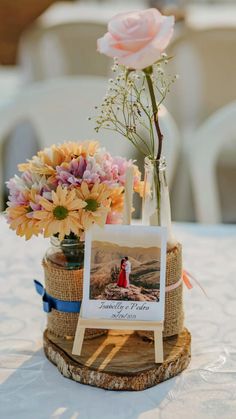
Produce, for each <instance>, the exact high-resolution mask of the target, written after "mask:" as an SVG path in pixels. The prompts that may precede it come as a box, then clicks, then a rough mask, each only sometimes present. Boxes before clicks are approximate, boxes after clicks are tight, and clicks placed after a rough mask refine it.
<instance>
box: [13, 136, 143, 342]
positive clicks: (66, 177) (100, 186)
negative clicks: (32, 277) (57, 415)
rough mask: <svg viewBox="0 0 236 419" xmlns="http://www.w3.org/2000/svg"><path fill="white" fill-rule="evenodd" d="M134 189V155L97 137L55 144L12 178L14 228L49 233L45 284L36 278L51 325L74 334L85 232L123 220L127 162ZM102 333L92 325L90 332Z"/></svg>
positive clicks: (51, 328) (54, 330)
mask: <svg viewBox="0 0 236 419" xmlns="http://www.w3.org/2000/svg"><path fill="white" fill-rule="evenodd" d="M129 167H133V171H134V181H133V189H134V190H137V191H138V190H139V189H140V185H141V182H140V178H141V174H140V172H139V170H138V168H137V167H136V166H134V164H133V161H132V160H127V159H125V158H122V157H112V156H111V155H110V153H108V152H107V151H106V150H105V149H102V148H100V147H99V144H98V143H97V142H94V141H87V142H83V143H73V142H67V143H64V144H60V145H53V146H51V147H49V148H46V149H44V150H42V151H39V152H38V153H37V155H36V156H33V158H32V159H31V160H29V161H28V162H27V163H23V164H20V165H19V170H20V171H21V172H22V175H21V176H20V177H19V176H15V177H14V178H12V179H10V181H9V182H8V184H7V185H8V188H9V202H8V208H7V209H6V217H7V221H8V223H9V225H10V228H11V229H13V230H15V231H16V234H17V235H19V236H24V237H25V238H26V240H28V239H30V238H31V237H32V236H35V235H36V236H38V235H39V234H42V235H43V236H44V237H45V238H50V239H51V247H50V249H49V250H48V251H47V252H46V255H45V257H44V258H43V268H44V275H45V289H44V287H43V286H42V285H41V283H40V282H38V281H35V286H36V290H37V291H38V293H39V294H41V295H42V297H43V306H44V310H45V311H46V312H47V313H48V330H49V331H50V332H51V333H54V334H55V335H57V336H59V337H73V336H74V334H75V330H76V325H77V321H78V316H79V311H80V304H81V300H82V290H83V265H84V235H85V232H86V231H87V230H88V229H89V228H90V227H91V226H92V225H93V224H97V225H100V226H103V225H104V224H105V223H121V222H122V213H123V206H124V184H125V172H126V170H127V168H129ZM101 333H104V331H100V330H92V329H91V330H90V331H88V332H87V337H91V336H93V337H94V336H97V335H98V334H101Z"/></svg>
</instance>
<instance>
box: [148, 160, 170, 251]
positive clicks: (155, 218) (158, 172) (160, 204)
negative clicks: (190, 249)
mask: <svg viewBox="0 0 236 419" xmlns="http://www.w3.org/2000/svg"><path fill="white" fill-rule="evenodd" d="M142 223H143V224H144V225H153V226H161V227H166V228H167V242H168V245H169V247H170V246H175V245H176V240H175V238H174V235H173V232H172V224H171V209H170V196H169V188H168V184H167V180H166V162H165V158H164V157H163V158H161V159H160V160H151V159H149V158H148V157H146V158H145V175H144V192H143V205H142Z"/></svg>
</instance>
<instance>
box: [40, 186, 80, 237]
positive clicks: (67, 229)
mask: <svg viewBox="0 0 236 419" xmlns="http://www.w3.org/2000/svg"><path fill="white" fill-rule="evenodd" d="M39 203H40V205H41V206H42V208H43V209H42V210H40V211H34V217H35V218H36V219H38V220H40V221H39V226H40V228H41V229H43V230H44V237H50V236H52V235H54V234H59V240H63V238H64V237H65V236H66V235H69V234H70V233H71V232H73V233H74V234H75V235H76V236H79V235H80V233H81V228H82V226H81V224H80V211H79V210H80V209H81V208H83V207H85V206H86V202H83V201H82V200H81V199H79V198H78V197H77V196H76V191H75V190H74V189H73V190H71V191H70V190H67V189H65V188H62V187H61V186H58V187H57V190H56V192H52V202H51V201H49V200H47V199H46V198H41V199H40V200H39Z"/></svg>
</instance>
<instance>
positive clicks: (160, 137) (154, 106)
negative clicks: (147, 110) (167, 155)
mask: <svg viewBox="0 0 236 419" xmlns="http://www.w3.org/2000/svg"><path fill="white" fill-rule="evenodd" d="M150 71H151V72H152V68H151V70H150V69H149V67H148V69H146V71H144V72H145V76H146V80H147V85H148V89H149V93H150V98H151V103H152V111H153V119H154V125H155V128H156V132H157V138H158V150H157V156H156V160H160V158H161V152H162V142H163V134H162V132H161V129H160V125H159V120H158V107H157V103H156V97H155V92H154V89H153V84H152V79H151V76H150Z"/></svg>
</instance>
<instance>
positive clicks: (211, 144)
mask: <svg viewBox="0 0 236 419" xmlns="http://www.w3.org/2000/svg"><path fill="white" fill-rule="evenodd" d="M235 121H236V101H235V102H232V103H230V104H229V105H227V106H225V107H223V108H221V109H220V110H218V111H217V112H215V113H214V114H213V115H212V116H211V117H210V118H208V119H207V121H205V123H204V124H203V125H202V126H201V127H200V128H199V129H198V130H197V131H196V132H195V134H194V136H193V138H192V141H191V145H190V144H189V146H188V153H187V156H188V165H189V171H190V176H191V183H192V188H193V193H194V201H195V208H196V215H197V221H199V222H201V223H209V224H213V223H219V222H222V211H221V205H220V195H219V187H218V184H217V173H216V169H217V162H218V159H219V156H220V155H221V154H222V153H223V150H224V147H226V146H227V145H229V143H230V142H231V145H232V153H233V156H234V161H233V162H232V161H231V164H232V163H234V166H236V160H235V149H234V148H233V141H234V142H236V123H235ZM228 163H230V162H228ZM235 180H236V179H235ZM235 180H234V184H235ZM234 198H236V188H235V187H234ZM234 213H235V219H236V202H235V208H234Z"/></svg>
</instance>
